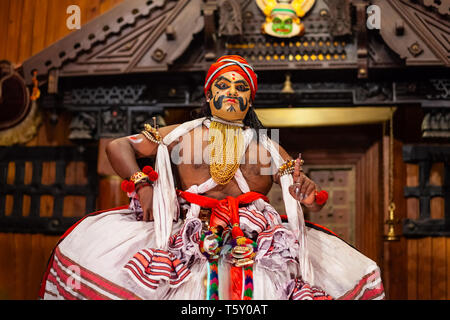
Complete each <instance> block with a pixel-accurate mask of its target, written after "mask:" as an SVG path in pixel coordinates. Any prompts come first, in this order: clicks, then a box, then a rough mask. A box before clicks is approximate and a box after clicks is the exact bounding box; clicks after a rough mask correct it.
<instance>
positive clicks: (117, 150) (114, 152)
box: [106, 125, 178, 221]
mask: <svg viewBox="0 0 450 320" xmlns="http://www.w3.org/2000/svg"><path fill="white" fill-rule="evenodd" d="M177 126H178V125H171V126H167V127H162V128H160V129H159V133H160V135H161V137H163V138H164V137H165V136H166V135H167V134H168V133H169V132H171V131H172V130H173V129H175V128H176V127H177ZM157 150H158V144H156V143H154V142H152V141H150V140H148V139H147V138H146V137H145V136H144V135H143V134H137V135H133V136H128V137H123V138H118V139H115V140H112V141H111V142H110V143H109V144H108V145H107V146H106V154H107V155H108V159H109V162H110V163H111V166H112V168H113V169H114V171H116V173H117V174H118V175H119V176H120V177H121V178H123V179H127V178H129V177H130V176H131V175H133V174H134V173H135V172H137V171H140V170H141V169H140V168H139V166H138V164H137V161H136V159H138V158H151V157H154V156H156V152H157ZM138 196H139V201H140V203H141V207H142V210H143V212H144V214H143V215H144V217H143V219H144V221H151V220H153V212H152V203H153V187H151V186H150V187H143V188H140V189H139V192H138Z"/></svg>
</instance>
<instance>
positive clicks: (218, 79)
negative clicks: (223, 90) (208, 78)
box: [216, 76, 231, 82]
mask: <svg viewBox="0 0 450 320" xmlns="http://www.w3.org/2000/svg"><path fill="white" fill-rule="evenodd" d="M220 80H225V81H228V82H231V81H230V80H228V79H227V78H225V77H224V76H220V77H218V78H217V80H216V81H217V82H219V81H220Z"/></svg>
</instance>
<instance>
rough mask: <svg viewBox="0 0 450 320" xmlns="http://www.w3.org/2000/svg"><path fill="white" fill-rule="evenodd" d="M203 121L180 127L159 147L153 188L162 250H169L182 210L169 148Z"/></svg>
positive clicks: (155, 217) (157, 240)
mask: <svg viewBox="0 0 450 320" xmlns="http://www.w3.org/2000/svg"><path fill="white" fill-rule="evenodd" d="M203 120H204V118H200V119H196V120H193V121H189V122H185V123H183V124H181V125H179V126H178V127H176V128H175V129H174V130H172V131H171V132H170V133H169V134H168V135H167V136H165V137H164V139H163V141H162V143H161V144H160V145H159V146H158V153H157V154H156V161H155V171H156V172H158V175H159V177H158V179H157V180H156V181H155V184H154V186H153V218H154V227H155V237H156V245H157V247H158V248H160V249H167V243H168V241H169V238H170V236H171V233H172V222H173V219H174V217H176V216H177V215H178V213H179V210H180V208H179V204H178V200H177V194H176V191H175V183H174V180H173V175H172V166H171V161H170V156H169V150H168V149H167V146H168V145H170V144H171V143H172V142H173V141H175V140H176V139H178V138H179V137H180V136H182V135H184V134H186V133H188V132H189V131H191V130H192V129H194V128H195V127H197V126H199V125H201V124H202V122H203Z"/></svg>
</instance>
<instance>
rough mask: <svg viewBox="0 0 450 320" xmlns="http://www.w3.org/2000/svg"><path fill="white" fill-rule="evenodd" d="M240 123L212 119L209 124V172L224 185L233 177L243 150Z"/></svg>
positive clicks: (217, 181) (216, 180) (218, 182)
mask: <svg viewBox="0 0 450 320" xmlns="http://www.w3.org/2000/svg"><path fill="white" fill-rule="evenodd" d="M241 125H242V124H237V123H231V122H227V121H220V122H219V121H216V119H215V118H213V119H212V121H211V124H210V126H209V147H210V154H209V163H210V166H209V172H210V174H211V177H212V178H213V180H214V181H215V182H216V183H217V184H220V185H225V184H227V183H228V182H230V181H231V179H233V177H234V174H235V173H236V171H237V169H238V168H239V165H240V159H241V157H242V155H243V152H244V135H243V131H242V127H241Z"/></svg>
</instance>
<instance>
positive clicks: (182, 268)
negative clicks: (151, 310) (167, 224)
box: [124, 219, 204, 291]
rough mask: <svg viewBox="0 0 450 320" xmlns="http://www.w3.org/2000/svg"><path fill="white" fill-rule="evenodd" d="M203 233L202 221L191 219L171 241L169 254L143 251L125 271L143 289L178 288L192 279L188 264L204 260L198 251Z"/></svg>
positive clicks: (130, 262)
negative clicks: (163, 285) (161, 283)
mask: <svg viewBox="0 0 450 320" xmlns="http://www.w3.org/2000/svg"><path fill="white" fill-rule="evenodd" d="M201 230H202V223H201V221H200V220H199V219H189V220H187V221H186V222H185V223H184V225H183V227H182V228H181V229H180V230H179V231H178V232H176V233H174V234H173V235H172V236H171V237H170V238H169V244H168V251H166V250H159V249H142V250H140V251H139V252H137V253H136V254H135V255H134V256H133V258H132V259H131V260H130V261H129V262H128V263H127V264H126V265H125V266H124V268H125V269H126V271H127V272H128V274H129V275H130V277H131V279H133V280H134V282H136V283H137V284H138V285H139V286H141V287H142V288H144V289H148V290H151V291H154V290H156V289H157V288H158V287H159V285H160V282H161V281H164V282H167V283H168V284H169V286H171V287H178V286H179V285H181V284H182V283H184V282H185V281H187V280H188V279H189V276H190V274H191V271H190V270H189V266H190V265H189V264H192V263H194V262H195V261H198V260H199V259H204V258H203V256H202V255H201V254H200V253H199V251H198V242H199V241H200V236H201Z"/></svg>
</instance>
